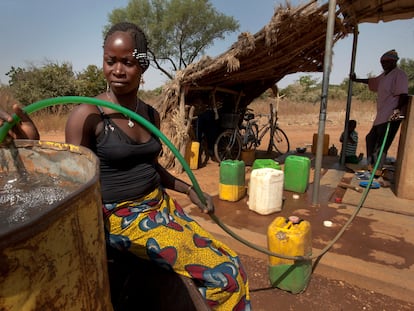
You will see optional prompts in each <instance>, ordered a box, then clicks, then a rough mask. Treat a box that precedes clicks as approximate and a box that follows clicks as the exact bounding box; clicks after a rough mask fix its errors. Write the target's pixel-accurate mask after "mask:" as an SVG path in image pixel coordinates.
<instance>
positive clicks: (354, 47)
mask: <svg viewBox="0 0 414 311" xmlns="http://www.w3.org/2000/svg"><path fill="white" fill-rule="evenodd" d="M358 33H359V32H358V24H357V25H356V26H355V27H354V40H353V43H352V56H351V67H350V69H349V76H350V75H351V73H354V71H355V58H356V50H357V45H358ZM351 102H352V81H351V79H349V82H348V95H347V98H346V114H345V125H344V133H348V121H349V116H350V114H351ZM347 143H348V135H346V134H345V135H344V140H343V142H342V148H341V167H344V166H345V146H346V144H347Z"/></svg>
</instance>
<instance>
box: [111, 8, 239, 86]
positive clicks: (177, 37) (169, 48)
mask: <svg viewBox="0 0 414 311" xmlns="http://www.w3.org/2000/svg"><path fill="white" fill-rule="evenodd" d="M122 21H129V22H133V23H136V24H138V25H139V26H140V27H141V28H142V29H143V30H144V31H145V33H146V34H147V36H148V40H149V53H150V57H151V59H152V66H154V67H155V68H157V69H158V70H160V71H161V72H162V73H163V74H165V75H166V76H167V77H168V78H169V79H172V78H173V77H174V75H175V72H176V71H177V70H180V69H183V68H185V67H186V66H188V65H189V64H191V63H192V62H194V61H195V60H196V59H197V58H198V57H200V56H201V55H203V54H204V52H205V50H206V49H207V48H208V47H209V46H211V45H212V44H213V42H214V40H216V39H224V34H225V33H227V32H234V31H236V30H238V29H239V23H238V22H237V21H236V20H235V19H233V18H232V17H229V16H226V15H224V14H222V13H219V12H218V11H217V10H215V9H214V7H213V6H212V4H211V3H210V1H209V0H130V1H129V3H128V5H127V7H126V8H118V9H115V10H113V11H112V12H111V14H110V15H109V22H110V24H109V25H107V26H106V28H105V29H106V30H108V29H109V27H110V26H111V25H113V24H115V23H118V22H122Z"/></svg>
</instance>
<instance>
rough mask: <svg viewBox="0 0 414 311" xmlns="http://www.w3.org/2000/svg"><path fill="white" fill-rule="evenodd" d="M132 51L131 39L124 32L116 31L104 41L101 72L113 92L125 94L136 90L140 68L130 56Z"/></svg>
mask: <svg viewBox="0 0 414 311" xmlns="http://www.w3.org/2000/svg"><path fill="white" fill-rule="evenodd" d="M133 52H134V43H133V40H132V38H131V36H130V35H129V34H128V33H126V32H121V31H117V32H115V33H113V34H112V35H111V36H109V37H108V38H107V40H106V42H105V46H104V56H103V72H104V75H105V78H106V81H107V82H108V84H109V86H110V88H111V90H112V91H113V92H114V93H117V94H126V93H129V92H132V91H134V92H136V91H137V90H138V87H139V84H140V81H141V75H142V69H141V67H140V66H139V63H138V61H137V60H136V59H135V57H133V56H132V53H133Z"/></svg>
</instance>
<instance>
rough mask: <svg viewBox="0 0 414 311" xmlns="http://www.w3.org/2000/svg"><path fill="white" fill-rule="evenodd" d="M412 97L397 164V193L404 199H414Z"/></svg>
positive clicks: (406, 114)
mask: <svg viewBox="0 0 414 311" xmlns="http://www.w3.org/2000/svg"><path fill="white" fill-rule="evenodd" d="M412 97H413V96H410V100H409V103H408V106H407V110H406V113H405V119H404V120H403V121H402V124H401V129H400V131H401V132H400V140H399V143H398V154H397V165H396V171H395V194H396V196H397V197H399V198H402V199H408V200H414V157H413V153H414V107H413V103H412Z"/></svg>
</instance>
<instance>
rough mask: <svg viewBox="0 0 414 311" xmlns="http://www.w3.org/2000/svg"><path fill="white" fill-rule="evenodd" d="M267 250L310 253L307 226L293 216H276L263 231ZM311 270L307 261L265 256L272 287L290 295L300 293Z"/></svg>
mask: <svg viewBox="0 0 414 311" xmlns="http://www.w3.org/2000/svg"><path fill="white" fill-rule="evenodd" d="M267 241H268V249H269V251H271V252H273V253H277V254H281V255H285V256H311V255H312V236H311V226H310V223H309V222H308V221H306V220H301V219H299V217H297V216H290V217H289V218H285V217H277V218H276V219H275V220H273V222H272V223H271V224H270V225H269V227H268V230H267ZM311 272H312V261H311V260H303V261H299V260H295V261H294V260H291V259H284V258H279V257H274V256H269V279H270V282H271V284H272V286H273V287H277V288H280V289H283V290H286V291H289V292H291V293H293V294H297V293H300V292H302V291H303V290H304V289H305V288H306V286H307V284H308V282H309V279H310V275H311Z"/></svg>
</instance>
